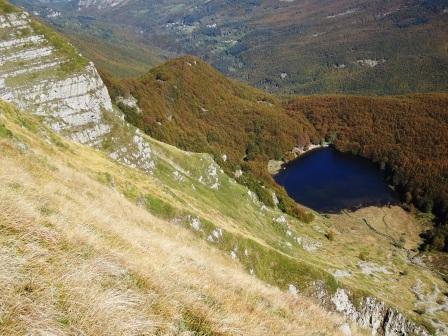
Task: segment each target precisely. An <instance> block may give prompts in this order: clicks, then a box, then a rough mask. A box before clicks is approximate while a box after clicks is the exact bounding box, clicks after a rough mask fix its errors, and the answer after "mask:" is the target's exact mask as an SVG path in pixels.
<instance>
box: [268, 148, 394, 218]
mask: <svg viewBox="0 0 448 336" xmlns="http://www.w3.org/2000/svg"><path fill="white" fill-rule="evenodd" d="M274 178H275V180H276V181H277V183H278V184H280V185H282V186H283V187H285V189H286V191H287V192H288V194H289V196H291V197H292V198H293V199H294V200H296V201H297V202H298V203H300V204H303V205H305V206H307V207H310V208H312V209H314V210H316V211H318V212H324V213H335V212H339V211H341V210H343V209H350V210H354V209H358V208H361V207H365V206H370V205H378V206H382V205H388V204H397V203H398V196H397V195H396V193H395V192H394V191H393V190H392V189H390V188H389V187H388V185H387V183H386V182H385V180H384V178H383V175H382V173H381V171H380V170H379V169H378V167H377V166H375V165H374V164H373V163H371V162H369V161H368V160H366V159H363V158H361V157H358V156H355V155H351V154H345V153H340V152H338V151H336V150H335V149H333V148H322V149H316V150H314V151H311V152H309V153H307V154H305V155H303V156H301V157H300V158H298V159H297V160H295V161H292V162H290V163H289V164H288V165H287V166H286V168H284V169H283V170H282V171H280V172H279V173H278V174H277V175H275V176H274Z"/></svg>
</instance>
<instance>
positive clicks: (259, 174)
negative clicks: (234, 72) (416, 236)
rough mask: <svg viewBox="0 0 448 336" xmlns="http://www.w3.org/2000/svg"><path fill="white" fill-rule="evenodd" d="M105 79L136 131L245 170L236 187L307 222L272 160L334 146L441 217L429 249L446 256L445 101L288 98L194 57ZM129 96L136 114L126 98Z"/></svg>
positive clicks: (434, 97)
mask: <svg viewBox="0 0 448 336" xmlns="http://www.w3.org/2000/svg"><path fill="white" fill-rule="evenodd" d="M103 77H104V78H105V79H106V85H108V86H109V88H110V92H111V93H112V96H113V97H115V100H116V101H117V102H118V104H119V106H120V107H122V109H123V110H124V111H125V112H126V116H127V119H128V120H129V121H130V122H131V123H133V124H134V125H136V126H138V127H139V128H141V129H142V130H144V131H145V132H146V133H147V134H150V135H151V136H153V137H155V138H157V139H159V140H161V141H165V142H168V143H171V144H173V145H176V146H178V147H180V148H184V149H188V150H192V151H197V152H208V153H211V154H213V155H214V157H215V159H216V160H218V162H219V163H220V164H221V165H222V166H223V167H224V168H225V169H226V170H227V172H228V173H230V174H234V173H235V172H237V171H238V170H240V169H242V171H243V172H244V174H242V175H241V176H240V175H239V174H238V180H239V181H240V182H241V183H243V184H246V185H248V186H250V187H251V189H252V190H254V191H255V192H256V193H257V195H258V196H259V198H260V199H261V200H262V201H263V202H265V203H266V205H273V199H272V196H271V192H270V191H269V190H268V188H266V187H269V188H272V189H274V190H275V191H276V193H277V196H278V198H279V200H280V206H281V207H282V208H283V209H284V210H286V211H287V212H288V213H291V214H294V213H295V214H296V215H297V216H299V217H300V218H302V219H303V218H304V213H303V211H299V210H298V208H297V207H296V205H295V203H294V202H293V201H292V200H291V199H290V198H289V197H288V196H287V195H286V193H285V191H284V190H283V189H280V188H279V187H278V186H277V185H276V184H275V182H274V181H273V179H272V177H271V175H270V174H269V172H268V169H267V163H268V161H269V160H271V159H273V160H288V159H291V157H293V156H291V150H292V149H293V148H294V147H303V146H307V145H308V144H310V143H315V144H317V143H319V142H320V141H322V140H323V139H326V140H328V141H330V142H332V143H334V145H335V146H336V148H337V149H338V150H341V151H351V152H353V153H354V154H358V155H362V156H364V157H366V158H369V159H371V160H372V161H374V162H378V164H379V166H380V167H381V168H382V169H384V170H385V172H386V174H387V176H388V178H389V179H390V183H391V184H393V185H395V186H396V187H397V188H398V190H399V191H400V192H401V194H402V195H403V201H404V202H405V203H407V204H413V205H415V206H416V207H418V208H419V209H421V210H422V211H428V212H430V211H433V212H434V213H435V214H436V215H437V216H438V219H439V221H440V223H438V227H437V230H435V231H434V232H432V233H431V234H429V237H427V242H428V243H429V244H430V245H432V246H434V247H436V248H438V249H444V248H445V249H446V248H447V246H446V242H445V236H446V228H445V226H444V225H443V224H444V223H445V221H446V217H447V204H448V203H447V202H448V196H447V195H448V194H447V190H448V183H447V178H448V177H447V172H448V161H447V158H448V140H447V138H446V134H448V108H447V107H448V95H447V94H425V95H411V96H398V97H376V98H373V97H370V98H369V97H360V96H342V95H340V96H338V95H336V96H310V97H297V98H281V97H276V96H273V95H270V94H267V93H265V92H263V91H260V90H257V89H254V88H251V87H249V86H247V85H244V84H242V83H239V82H236V81H233V80H229V79H227V78H225V77H224V76H223V75H221V74H220V73H219V72H217V71H216V70H214V69H213V68H212V67H210V66H209V65H207V64H206V63H204V62H202V61H200V60H199V59H197V58H194V57H183V58H179V59H175V60H173V61H170V62H167V63H166V64H164V65H162V66H159V67H156V68H154V69H152V70H151V71H150V72H148V73H147V74H146V75H144V76H142V77H141V78H138V79H129V80H124V81H117V80H115V79H113V77H111V76H110V75H107V74H104V76H103ZM129 95H130V96H132V97H134V98H136V101H137V102H138V108H133V107H128V106H126V105H125V104H123V103H122V100H120V98H118V97H121V96H125V97H126V96H129ZM117 98H118V99H117Z"/></svg>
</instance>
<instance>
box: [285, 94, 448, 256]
mask: <svg viewBox="0 0 448 336" xmlns="http://www.w3.org/2000/svg"><path fill="white" fill-rule="evenodd" d="M287 110H288V114H289V115H290V116H294V115H297V117H298V118H299V119H302V118H303V114H305V115H306V117H307V118H308V120H309V121H310V122H311V123H312V124H313V125H314V126H315V128H316V129H317V131H318V132H319V134H320V135H321V136H323V137H326V138H327V139H329V140H331V141H332V142H333V143H334V144H335V146H336V148H337V149H338V150H341V151H350V152H352V153H354V154H358V155H361V156H364V157H366V158H369V159H371V160H372V161H374V162H377V163H378V165H379V166H380V167H381V169H385V171H386V175H387V176H388V178H389V180H390V183H391V184H393V185H395V186H397V187H398V189H399V191H400V192H401V194H402V195H403V200H404V201H405V202H407V203H409V204H411V203H413V204H415V205H416V206H417V207H419V208H420V209H422V210H423V211H427V212H431V211H433V212H434V213H435V214H437V215H438V217H439V219H440V220H441V223H440V224H439V225H440V227H439V229H437V230H436V232H434V233H433V235H432V236H431V237H429V238H430V239H429V240H430V242H431V243H432V244H433V245H434V246H435V247H437V248H445V250H448V228H447V227H446V225H448V222H447V220H448V138H447V135H448V95H447V94H427V95H413V96H401V97H387V98H386V97H385V98H371V97H355V96H318V97H300V98H295V99H293V100H292V101H290V102H289V104H288V106H287ZM444 225H445V226H444Z"/></svg>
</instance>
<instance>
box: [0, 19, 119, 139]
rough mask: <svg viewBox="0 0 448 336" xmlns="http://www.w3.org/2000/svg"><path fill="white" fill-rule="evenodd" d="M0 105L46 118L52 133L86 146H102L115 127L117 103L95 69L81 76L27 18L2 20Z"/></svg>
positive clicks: (89, 66)
mask: <svg viewBox="0 0 448 336" xmlns="http://www.w3.org/2000/svg"><path fill="white" fill-rule="evenodd" d="M0 30H1V33H2V34H1V36H2V39H1V40H0V66H1V70H0V99H2V100H6V101H9V102H12V103H14V104H16V105H17V106H18V107H19V108H21V109H24V110H29V111H32V112H33V113H34V114H37V115H39V116H42V117H43V118H44V121H45V122H46V123H47V125H49V126H50V127H51V128H52V129H53V130H55V131H57V132H59V133H62V134H64V135H65V136H67V137H69V138H71V139H72V140H74V141H77V142H79V143H83V144H93V145H96V144H99V143H100V142H101V139H102V138H103V136H104V135H105V134H107V133H108V132H109V131H110V126H109V125H107V123H105V122H104V121H103V119H104V118H103V115H102V113H103V111H110V110H111V109H112V103H111V100H110V97H109V94H108V92H107V89H106V87H105V86H104V84H103V82H102V80H101V78H100V77H99V75H98V73H97V71H96V69H95V67H94V65H93V64H92V63H87V62H86V66H84V67H82V68H81V69H77V70H76V71H75V70H74V71H70V69H64V70H63V71H62V69H61V67H62V66H63V65H64V64H66V63H67V62H69V61H71V60H70V59H68V57H67V56H66V55H64V53H63V52H60V50H58V48H57V47H56V46H54V45H52V43H51V42H50V41H49V40H48V39H47V38H46V37H45V36H44V35H42V34H37V33H36V32H35V30H34V29H33V26H32V24H31V18H30V17H29V15H28V14H27V13H25V12H19V13H10V14H5V15H2V16H0Z"/></svg>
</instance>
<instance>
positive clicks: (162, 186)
mask: <svg viewBox="0 0 448 336" xmlns="http://www.w3.org/2000/svg"><path fill="white" fill-rule="evenodd" d="M1 3H2V4H3V2H1ZM6 7H7V6H6V5H5V6H3V7H2V8H6ZM14 11H17V10H16V9H14ZM4 15H8V13H2V16H1V17H2V18H3V16H4ZM30 20H32V19H30ZM25 23H26V24H28V23H27V22H25ZM9 28H11V27H6V33H7V34H6V39H5V40H3V41H10V38H9V37H8V36H10V34H11V33H13V34H16V33H18V32H19V31H20V29H18V28H17V27H14V29H12V31H11V30H8V29H9ZM44 35H45V34H44ZM3 36H5V35H3ZM45 36H48V33H47V35H45ZM44 43H48V44H49V45H50V46H51V47H53V48H54V49H55V51H57V50H58V48H60V46H61V44H59V43H58V42H56V40H54V39H48V38H47V39H46V41H45V42H44ZM62 45H63V46H64V45H65V44H62ZM28 47H29V46H27V47H26V48H28ZM75 50H76V49H75ZM16 51H17V50H16ZM16 51H14V52H15V53H16ZM19 53H21V54H23V50H20V52H19ZM6 54H7V53H6ZM188 60H191V62H189V61H188ZM194 61H195V59H194V58H188V59H187V62H189V63H190V65H189V64H187V63H186V62H185V59H183V60H181V61H180V62H179V61H177V62H178V63H177V65H178V66H179V67H180V70H184V69H185V68H186V69H190V68H192V69H191V72H187V71H185V74H187V77H185V78H186V79H187V78H188V76H191V77H190V79H191V80H192V82H191V83H190V84H195V81H194V77H195V76H193V75H194V71H193V68H194V67H195V66H197V67H198V68H199V69H200V70H201V69H202V70H201V71H203V70H204V69H210V68H209V67H208V66H207V65H205V64H202V63H200V62H197V63H198V64H194ZM13 65H14V66H15V67H16V68H18V67H19V65H18V64H15V63H13ZM87 66H88V63H87ZM50 69H51V71H50V70H49V72H48V73H44V74H42V75H41V76H44V77H45V80H48V78H51V80H52V81H53V82H52V83H55V84H57V83H64V84H65V86H64V87H60V88H58V89H57V92H65V89H66V88H67V87H68V88H70V87H71V84H70V83H67V82H65V81H64V80H63V79H62V80H61V78H59V77H58V75H60V72H59V70H58V67H57V66H56V67H55V68H53V67H52V68H50ZM64 70H65V71H67V72H68V73H67V72H64V73H63V75H64V76H68V77H69V78H71V76H72V75H73V74H75V75H76V76H78V75H80V74H81V75H82V74H83V73H84V71H85V68H84V66H83V67H82V68H81V69H79V68H77V67H75V68H71V67H69V68H68V69H67V68H64ZM159 70H160V69H159ZM169 70H170V68H166V69H165V71H159V72H157V71H155V72H153V73H151V74H150V75H148V76H147V77H145V78H144V79H145V80H146V82H143V87H140V85H141V84H142V83H140V82H139V81H138V80H137V81H134V80H129V82H128V84H129V83H131V84H132V83H134V84H135V88H132V86H131V87H127V85H126V86H125V88H126V87H127V89H131V90H127V91H126V90H125V91H124V92H121V91H119V90H118V91H117V92H114V90H115V89H116V87H115V85H112V86H111V83H113V80H111V79H107V78H105V82H106V83H108V85H109V86H110V87H111V93H112V94H113V95H114V100H113V103H117V105H119V106H121V107H122V108H123V110H124V111H121V110H120V109H119V108H118V107H117V106H115V105H114V104H112V106H111V108H110V109H108V108H104V107H105V106H101V99H99V100H98V99H97V98H96V96H95V95H94V94H93V95H92V96H90V97H91V98H92V101H93V103H95V105H96V106H99V108H98V109H94V110H93V112H95V116H96V117H98V119H95V121H94V122H93V124H94V125H97V126H101V125H104V127H107V129H108V131H107V132H105V133H103V134H101V135H98V136H97V137H95V139H94V140H95V141H87V143H86V144H87V145H89V146H85V145H83V144H80V143H75V142H73V141H72V140H75V141H78V142H82V141H80V140H79V139H78V138H76V137H73V134H74V133H73V132H72V130H74V131H78V129H77V128H76V126H77V125H76V124H74V123H73V122H72V121H71V119H67V121H66V122H67V124H68V126H69V128H68V129H66V131H67V132H66V131H64V130H62V129H59V128H56V127H54V128H53V129H51V128H49V127H48V126H50V127H51V126H52V122H53V121H55V120H56V121H59V118H60V116H59V115H58V113H61V112H62V113H63V112H64V111H66V105H67V100H68V101H69V102H70V100H71V98H72V97H73V96H72V95H68V96H67V95H62V96H58V99H57V100H56V101H57V104H55V105H47V106H46V110H45V111H44V112H46V114H45V117H44V118H40V117H39V115H37V116H33V114H36V112H37V110H36V106H35V105H36V104H33V103H35V101H32V104H30V105H27V110H26V111H18V110H17V109H16V108H14V107H12V106H11V105H10V104H7V103H3V102H1V103H0V110H1V113H0V150H1V152H2V155H1V156H0V160H1V163H2V164H1V165H0V168H1V169H0V185H1V188H0V207H1V210H2V211H0V230H1V232H2V235H0V242H1V244H0V256H1V258H0V267H1V269H4V270H5V272H2V274H4V275H5V276H2V277H0V282H2V286H0V288H1V291H2V296H1V297H2V303H4V304H2V307H4V308H5V309H2V310H1V312H0V313H1V315H0V317H1V319H0V322H1V323H0V329H1V330H2V332H3V331H4V332H5V333H39V332H40V333H49V332H52V333H60V334H71V333H79V332H81V333H86V334H123V333H124V334H126V333H159V334H167V335H174V334H187V335H188V334H190V335H191V334H206V335H207V334H209V335H213V334H218V335H227V334H247V335H254V334H255V335H257V334H259V335H264V334H272V333H282V334H294V335H297V334H304V335H307V334H309V332H310V330H316V332H322V329H324V330H325V332H326V333H329V334H334V335H341V334H347V333H348V332H350V333H351V334H354V335H358V334H359V335H363V334H366V332H367V331H366V330H364V329H373V332H377V333H386V334H387V333H391V334H392V333H396V332H402V333H405V334H412V333H414V334H418V335H425V336H426V335H428V332H431V333H435V332H438V333H439V334H443V333H444V332H445V331H446V321H447V319H446V314H445V311H444V309H445V306H446V304H447V303H446V300H447V299H446V296H444V292H445V288H446V282H444V281H443V279H442V278H441V277H440V275H439V274H437V273H436V272H433V271H432V270H431V269H429V268H428V267H426V266H425V264H422V263H423V261H419V260H420V259H421V258H423V257H424V256H428V257H431V255H432V254H431V253H428V254H423V255H421V254H419V253H418V252H417V251H412V250H408V249H407V246H408V245H410V246H416V245H418V244H419V239H418V235H416V237H414V236H415V235H412V237H411V236H409V237H407V239H409V241H406V242H405V243H406V244H405V245H406V246H403V245H400V244H399V240H398V238H397V237H393V239H394V240H393V242H391V241H390V240H389V239H385V238H384V237H383V236H381V235H378V234H376V233H375V232H372V231H371V230H370V228H369V227H367V226H366V225H364V224H363V223H364V222H363V221H364V220H365V218H366V217H367V218H368V220H369V223H370V222H371V223H370V225H372V226H378V225H379V224H378V223H376V222H375V221H374V220H373V221H372V220H371V218H370V217H371V216H372V217H373V218H380V217H381V216H379V215H378V211H380V212H383V211H384V212H386V213H387V214H391V213H399V214H400V215H399V216H398V217H395V216H392V217H391V218H392V220H395V218H398V219H399V220H397V223H396V224H397V225H398V227H400V226H399V224H400V222H401V220H402V218H405V219H406V221H405V222H406V223H407V225H409V226H411V227H412V228H413V230H415V231H416V232H417V233H418V232H419V230H421V228H422V226H423V224H424V222H425V221H426V220H427V218H426V217H425V216H422V217H414V216H412V215H410V214H407V213H405V212H404V211H403V210H402V209H400V208H394V209H367V210H365V211H369V212H371V213H370V215H369V216H366V215H365V214H364V213H353V214H350V216H349V219H347V218H345V217H344V215H342V217H331V216H330V217H326V216H322V215H320V214H318V213H314V212H312V214H313V216H312V217H310V218H308V219H307V220H306V221H305V220H304V219H302V220H298V219H297V218H295V217H294V216H289V215H287V214H285V213H284V212H283V211H282V209H281V208H280V207H281V204H280V203H279V204H275V202H273V200H272V202H273V203H274V205H273V206H266V204H264V200H263V199H262V198H259V197H258V196H257V195H256V194H254V192H253V191H251V190H250V189H248V188H247V187H246V186H243V185H242V184H240V183H237V181H235V179H234V178H233V177H232V175H233V171H231V173H232V174H226V172H225V171H224V169H222V168H221V166H220V165H219V164H218V163H217V162H216V161H215V160H214V158H213V157H212V155H210V154H201V153H193V152H186V151H183V150H180V149H178V148H176V147H173V146H171V145H168V144H165V143H163V142H160V141H158V140H155V139H153V138H151V137H149V136H147V135H145V134H143V132H142V131H141V130H139V129H137V128H135V127H134V126H132V125H130V124H129V123H128V122H127V121H126V120H125V119H126V116H128V118H129V116H131V117H132V116H134V117H136V116H139V115H141V114H143V113H147V112H148V111H147V110H146V109H145V110H143V108H145V106H144V105H142V107H140V105H139V104H141V103H142V102H141V101H138V100H137V99H136V98H135V97H133V96H131V95H130V94H131V93H133V91H132V89H139V88H141V89H142V90H147V89H148V88H151V86H152V85H155V86H160V87H162V88H163V87H165V89H166V87H167V86H168V89H169V90H167V91H163V90H161V91H159V92H158V93H160V92H166V93H168V94H167V96H166V97H163V100H161V101H162V102H164V100H165V98H166V99H167V101H170V102H171V104H172V103H173V102H175V101H172V100H170V99H168V98H170V97H171V98H173V96H171V95H169V93H170V92H172V91H171V85H176V83H175V82H174V83H173V82H172V81H175V80H176V78H175V77H174V76H173V73H170V72H169ZM177 70H179V69H177ZM79 71H80V73H79ZM92 71H93V70H92ZM95 71H96V70H95ZM174 74H175V73H174ZM207 74H209V73H208V72H206V73H205V75H206V76H207ZM170 75H171V77H170ZM203 75H204V74H203ZM216 76H217V73H215V75H214V76H213V72H212V74H211V76H209V77H210V78H211V79H213V80H215V79H216V80H218V79H219V78H220V77H219V76H218V78H216ZM40 78H41V77H37V79H36V78H34V80H30V81H26V82H25V84H27V85H28V86H29V87H28V88H29V89H30V90H34V91H35V90H41V89H40V86H39V84H38V83H39V80H40ZM63 78H65V77H63ZM181 78H182V77H181ZM220 80H221V83H220V85H223V86H226V85H230V86H231V87H236V89H235V90H234V91H230V93H231V94H230V93H229V94H228V95H225V94H223V95H221V96H220V99H222V101H226V100H227V101H228V102H229V105H228V106H227V107H226V108H227V109H230V110H232V109H233V108H234V107H238V106H243V108H246V109H248V111H249V112H250V113H251V114H252V113H254V114H255V113H256V112H257V110H258V109H259V114H260V121H261V126H263V127H261V128H258V127H255V128H254V134H255V135H256V134H257V132H265V131H266V132H267V134H269V131H270V130H269V129H268V128H267V126H269V123H268V122H266V120H272V118H273V116H278V115H277V114H278V113H279V111H280V110H279V109H280V104H281V101H279V100H278V99H277V98H275V97H272V96H269V95H267V94H266V93H262V92H260V91H258V90H255V89H252V88H249V87H247V86H246V85H242V84H241V85H240V84H237V83H236V84H235V83H234V82H233V81H229V80H227V79H225V78H224V79H222V78H221V79H220ZM99 81H101V79H99V77H97V76H96V75H95V76H89V77H87V82H88V83H87V84H89V83H92V84H95V83H96V84H98V83H102V81H101V82H99ZM23 83H24V82H21V85H23ZM36 84H37V85H36ZM50 84H51V83H50ZM177 84H179V85H180V84H182V83H177ZM187 84H188V82H187ZM86 87H87V88H88V87H89V85H86V86H85V87H84V86H83V87H81V88H80V89H82V90H81V91H80V92H81V97H84V96H85V94H86V90H85V89H86ZM95 87H96V86H95ZM179 87H180V86H179ZM179 87H178V88H179ZM194 87H195V85H193V87H190V89H191V91H187V92H185V97H186V98H188V99H190V98H191V96H190V94H194V95H199V96H200V95H201V94H205V93H210V92H213V86H212V85H209V83H208V82H205V83H202V86H199V87H198V88H200V91H199V92H198V91H197V90H198V88H196V89H195V88H194ZM13 88H14V87H13ZM185 88H187V86H185ZM8 89H11V87H8ZM118 89H119V87H118ZM205 89H207V90H205ZM34 91H33V92H34ZM68 91H70V93H72V92H71V90H68ZM39 92H40V93H39V99H41V100H42V101H46V102H47V101H52V100H51V99H48V98H49V97H52V94H53V92H52V91H51V90H50V91H45V90H41V91H39ZM76 92H78V91H77V90H76ZM89 93H90V90H87V94H89ZM106 93H107V91H106ZM144 93H145V91H142V95H143V94H144ZM118 94H123V96H122V97H119V95H118ZM74 96H75V97H77V95H74ZM107 97H109V95H108V94H107ZM179 97H180V98H182V97H183V93H181V94H180V95H179V96H178V98H179ZM19 98H21V97H19ZM138 98H142V96H139V97H138ZM174 98H175V97H174ZM259 99H261V100H259ZM15 100H16V99H14V101H15ZM222 101H219V102H218V103H220V104H221V102H222ZM15 102H16V101H15ZM205 102H206V103H207V104H208V103H210V102H209V101H208V100H207V101H205ZM16 103H18V104H20V103H21V101H20V99H17V102H16ZM193 103H194V104H196V103H203V101H201V100H193ZM211 103H215V104H216V102H214V101H213V100H212V101H211ZM220 104H219V105H220ZM234 104H235V105H234ZM270 104H272V106H271V105H270ZM37 105H39V104H37ZM76 106H77V105H76ZM76 106H75V107H76ZM167 106H169V105H167ZM180 106H182V104H181V105H180ZM200 106H201V105H198V106H197V107H199V109H196V110H195V111H196V112H198V113H205V112H206V111H203V110H202V109H201V108H200ZM255 106H256V107H258V108H257V109H255V110H254V107H255ZM259 106H262V108H259ZM77 107H78V108H79V106H77ZM106 107H107V106H106ZM202 107H203V108H204V109H206V108H205V107H204V106H202ZM206 107H208V106H206ZM212 107H216V106H212ZM249 108H250V109H249ZM139 109H141V110H139ZM71 111H72V110H71ZM78 111H79V110H78ZM79 112H81V114H84V113H85V111H84V110H83V109H81V110H80V111H79ZM123 112H125V114H123ZM162 112H164V110H162ZM209 112H210V113H211V112H213V111H212V109H210V110H209ZM221 112H222V111H221ZM236 112H239V111H236ZM131 113H133V114H131ZM299 113H300V111H299ZM68 115H70V114H68ZM51 116H54V117H55V119H52V118H50V117H51ZM63 116H66V114H65V113H63ZM164 117H165V118H166V119H168V116H164ZM236 117H239V118H241V116H240V115H239V114H236ZM242 117H245V115H242ZM233 118H235V116H233ZM282 118H284V120H286V121H288V122H291V123H294V120H293V119H290V118H289V117H288V116H286V115H284V116H282ZM246 119H247V118H246ZM164 120H165V119H163V120H162V121H164ZM235 120H238V119H235ZM174 121H175V119H174ZM262 121H264V122H262ZM159 122H160V121H159ZM156 123H157V120H156ZM46 125H47V126H46ZM235 126H238V125H235ZM55 131H58V132H60V134H57V133H55ZM299 133H300V132H299ZM261 134H263V133H261ZM291 138H293V136H291ZM260 140H262V138H260ZM305 140H306V141H308V138H305ZM289 141H291V140H289ZM268 143H269V141H267V142H265V143H261V144H262V145H263V146H266V145H267V144H268ZM263 146H261V148H263ZM92 147H93V148H92ZM286 147H287V146H285V148H286ZM268 150H269V148H268V147H266V152H268ZM219 154H223V153H219ZM224 154H225V153H224ZM247 154H251V155H253V157H257V155H259V154H263V151H261V152H259V151H257V148H256V147H255V148H252V149H251V151H249V152H248V153H245V151H243V153H241V154H240V155H238V157H241V155H242V156H243V161H244V156H245V155H247ZM229 158H230V159H231V156H230V155H229ZM230 159H229V161H230ZM249 159H250V156H249ZM223 162H227V160H225V159H224V158H223V157H222V156H221V157H220V161H219V163H220V164H222V163H223ZM263 164H264V163H263ZM223 168H225V166H224V164H223ZM242 168H243V167H242ZM245 175H247V174H244V173H243V176H245ZM255 181H256V180H255ZM260 188H261V189H266V191H269V188H268V187H265V188H262V186H260ZM269 197H270V198H272V195H271V194H269ZM279 208H280V209H279ZM310 213H311V212H310ZM383 218H384V217H383ZM347 222H349V223H350V227H347V226H346V223H347ZM347 230H350V234H347ZM379 230H381V227H380V226H379ZM400 230H401V229H398V235H399V234H400ZM403 232H406V231H403ZM178 236H180V237H178ZM331 237H333V238H331ZM335 237H336V238H335ZM395 239H396V240H397V241H395ZM187 245H188V246H187ZM309 299H310V300H309ZM308 300H309V301H308ZM315 303H319V304H320V305H321V306H320V307H318V306H316V305H315ZM92 306H93V308H94V309H92V308H91V307H92ZM322 306H323V307H326V308H328V309H330V310H333V311H337V312H339V313H340V314H338V315H333V314H330V313H328V312H326V311H324V310H322ZM30 312H31V313H30ZM303 314H304V315H305V316H306V317H305V318H303V316H304V315H303ZM342 316H344V318H342ZM316 317H319V318H317V319H316ZM316 321H318V322H319V323H318V324H316ZM355 323H357V324H359V326H360V327H357V326H356V324H355ZM369 332H370V331H369Z"/></svg>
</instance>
